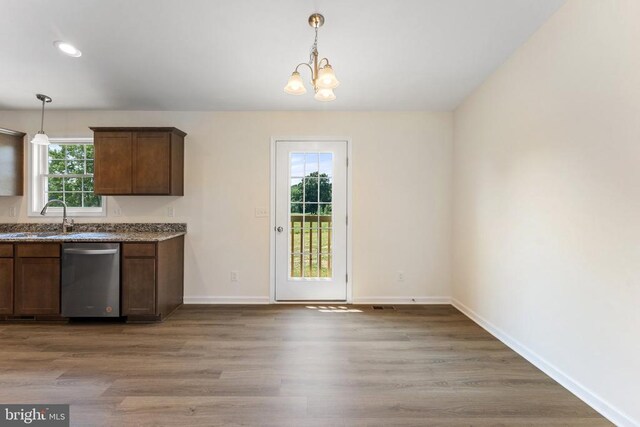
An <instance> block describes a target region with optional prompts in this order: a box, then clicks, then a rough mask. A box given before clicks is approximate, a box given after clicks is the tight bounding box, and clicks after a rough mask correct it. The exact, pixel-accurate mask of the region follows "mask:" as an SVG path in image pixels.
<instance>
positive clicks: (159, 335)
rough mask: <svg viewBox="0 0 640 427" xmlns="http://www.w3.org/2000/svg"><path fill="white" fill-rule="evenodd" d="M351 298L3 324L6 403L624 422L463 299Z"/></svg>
mask: <svg viewBox="0 0 640 427" xmlns="http://www.w3.org/2000/svg"><path fill="white" fill-rule="evenodd" d="M315 307H317V306H315ZM349 308H351V309H357V310H361V312H356V311H351V312H337V311H331V309H329V308H327V309H323V310H325V311H321V309H318V308H315V309H312V308H307V307H305V306H288V305H287V306H283V305H277V306H253V307H234V306H217V307H212V306H207V307H198V306H186V307H183V308H181V309H180V310H178V311H177V312H176V314H175V315H173V316H172V317H170V318H169V319H167V320H166V321H165V322H164V323H162V324H128V325H125V324H104V323H88V324H87V323H82V324H77V323H74V324H33V323H32V324H0V361H1V364H0V402H1V403H51V404H53V403H69V404H71V424H72V425H78V426H94V425H96V426H97V425H105V426H130V425H131V426H133V425H175V426H199V425H202V426H214V425H221V426H222V425H224V426H233V425H263V426H307V425H310V426H341V425H344V426H395V425H398V426H440V425H443V426H458V425H459V426H471V425H473V426H476V425H481V426H484V425H506V426H512V425H523V426H524V425H527V426H530V425H535V426H551V425H555V426H560V425H562V426H564V425H571V426H600V425H611V424H610V423H609V422H607V421H606V420H605V419H604V418H602V417H601V416H600V415H598V414H597V413H596V412H595V411H594V410H592V409H591V408H589V407H588V406H587V405H585V404H584V403H582V402H581V401H580V400H579V399H577V398H576V397H574V396H573V395H572V394H571V393H569V392H568V391H566V390H565V389H564V388H562V387H561V386H560V385H558V384H557V383H555V382H554V381H553V380H551V379H550V378H549V377H547V376H546V375H545V374H543V373H542V372H540V371H539V370H538V369H536V368H535V367H534V366H532V365H531V364H529V363H528V362H527V361H525V360H524V359H522V358H521V357H520V356H518V355H517V354H516V353H514V352H513V351H511V350H510V349H509V348H507V347H506V346H505V345H503V344H502V343H500V342H499V341H497V340H496V339H495V338H493V337H492V336H491V335H489V334H488V333H487V332H485V331H484V330H483V329H481V328H480V327H479V326H477V325H476V324H475V323H473V322H472V321H471V320H469V319H468V318H466V317H465V316H464V315H463V314H461V313H460V312H458V311H457V310H456V309H455V308H452V307H450V306H398V307H396V310H386V309H385V310H373V309H372V308H371V307H370V306H349Z"/></svg>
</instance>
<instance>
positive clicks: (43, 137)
mask: <svg viewBox="0 0 640 427" xmlns="http://www.w3.org/2000/svg"><path fill="white" fill-rule="evenodd" d="M36 98H38V99H39V100H40V101H42V115H41V116H40V130H39V131H38V133H36V134H35V135H34V137H33V139H32V140H31V143H32V144H36V145H49V137H48V136H47V134H46V133H44V104H45V103H48V102H51V101H52V99H51V98H50V97H48V96H47V95H42V94H41V93H39V94H37V95H36Z"/></svg>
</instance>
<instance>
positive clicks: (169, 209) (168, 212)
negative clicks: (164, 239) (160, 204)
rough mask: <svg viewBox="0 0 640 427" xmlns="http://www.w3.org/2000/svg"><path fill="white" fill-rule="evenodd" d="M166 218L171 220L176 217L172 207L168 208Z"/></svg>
mask: <svg viewBox="0 0 640 427" xmlns="http://www.w3.org/2000/svg"><path fill="white" fill-rule="evenodd" d="M167 216H168V217H169V218H173V217H174V216H176V210H175V209H174V208H173V206H169V207H168V208H167Z"/></svg>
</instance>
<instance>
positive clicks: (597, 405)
mask: <svg viewBox="0 0 640 427" xmlns="http://www.w3.org/2000/svg"><path fill="white" fill-rule="evenodd" d="M451 304H452V305H453V306H454V307H455V308H457V309H458V310H460V311H461V312H462V313H464V314H465V315H466V316H467V317H468V318H470V319H471V320H473V321H474V322H476V323H477V324H478V325H479V326H480V327H482V328H483V329H485V330H486V331H487V332H489V333H490V334H491V335H493V336H494V337H496V338H497V339H499V340H500V341H502V342H503V343H504V344H506V345H507V346H508V347H509V348H511V349H512V350H513V351H515V352H516V353H518V354H519V355H520V356H522V357H524V358H525V359H526V360H528V361H529V362H531V363H532V364H533V365H534V366H536V367H537V368H538V369H540V370H541V371H542V372H544V373H545V374H547V375H549V376H550V377H551V378H553V379H554V380H555V381H557V382H558V383H559V384H560V385H562V386H563V387H564V388H566V389H567V390H569V391H570V392H571V393H573V394H574V395H576V396H577V397H578V398H579V399H581V400H582V401H583V402H585V403H586V404H587V405H589V406H591V407H592V408H593V409H595V410H596V411H598V412H599V413H600V414H601V415H602V416H604V417H605V418H607V419H608V420H609V421H611V422H612V423H614V424H615V425H617V426H619V427H627V426H628V427H633V426H638V425H640V421H634V420H633V419H631V418H630V417H629V416H627V415H625V414H624V413H622V412H621V411H619V410H618V409H616V408H615V407H613V406H612V405H611V404H609V403H608V402H607V401H605V400H604V399H602V398H601V397H600V396H598V395H597V394H595V393H593V392H592V391H591V390H589V389H587V388H586V387H584V386H583V385H582V384H580V383H579V382H578V381H576V380H574V379H573V378H571V377H569V376H568V375H566V374H565V373H564V372H562V371H561V370H560V369H558V368H557V367H556V366H554V365H553V364H552V363H550V362H548V361H547V360H545V359H544V358H542V357H540V356H538V355H537V354H536V353H535V352H534V351H532V350H531V349H529V348H527V347H526V346H524V345H523V344H522V343H520V342H519V341H518V340H516V339H514V338H512V337H511V336H510V335H508V334H506V333H505V332H504V331H502V330H501V329H500V328H498V327H497V326H495V325H493V324H492V323H490V322H489V321H487V320H486V319H484V318H483V317H482V316H480V315H479V314H478V313H476V312H474V311H473V310H471V309H470V308H469V307H467V306H466V305H464V304H463V303H461V302H460V301H458V300H456V299H455V298H452V299H451Z"/></svg>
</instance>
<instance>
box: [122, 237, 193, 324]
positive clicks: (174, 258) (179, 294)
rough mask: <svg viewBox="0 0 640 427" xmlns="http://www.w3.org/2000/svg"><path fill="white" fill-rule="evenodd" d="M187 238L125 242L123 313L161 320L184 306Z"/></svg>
mask: <svg viewBox="0 0 640 427" xmlns="http://www.w3.org/2000/svg"><path fill="white" fill-rule="evenodd" d="M183 271H184V237H183V236H180V237H176V238H174V239H169V240H164V241H161V242H157V243H123V244H122V315H123V316H127V318H128V320H133V321H135V320H161V319H163V318H165V317H166V316H168V315H169V314H171V313H172V312H173V311H174V310H175V309H176V308H178V307H179V306H180V305H182V301H183V292H184V284H183Z"/></svg>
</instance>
